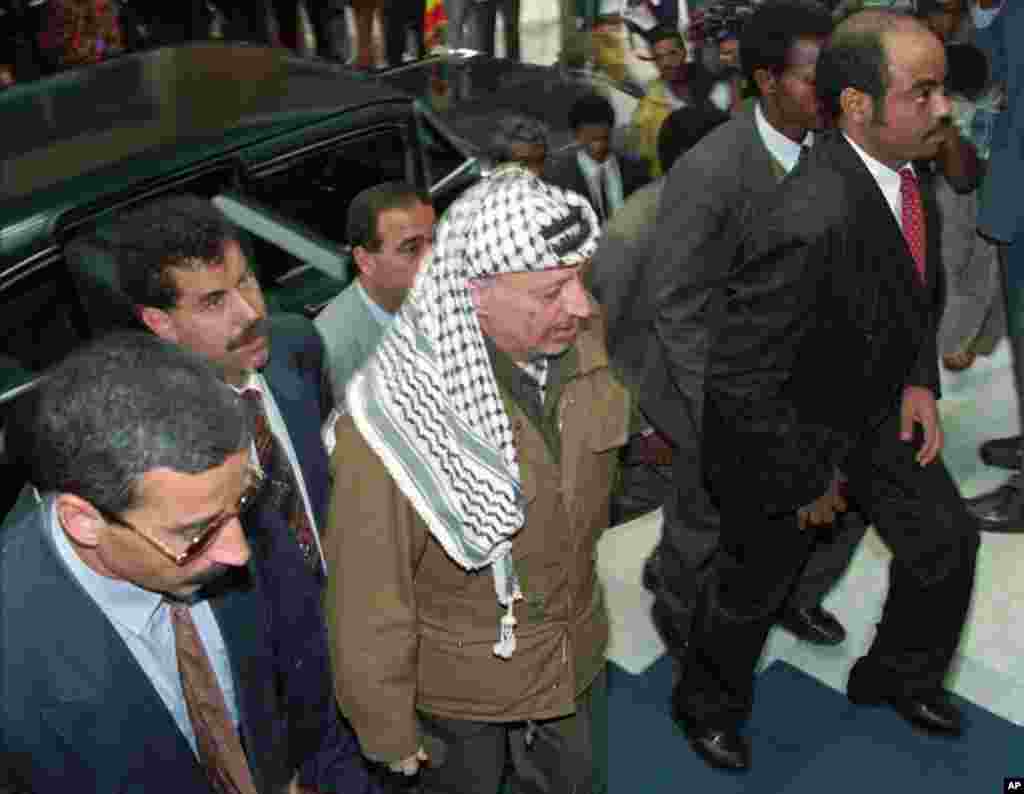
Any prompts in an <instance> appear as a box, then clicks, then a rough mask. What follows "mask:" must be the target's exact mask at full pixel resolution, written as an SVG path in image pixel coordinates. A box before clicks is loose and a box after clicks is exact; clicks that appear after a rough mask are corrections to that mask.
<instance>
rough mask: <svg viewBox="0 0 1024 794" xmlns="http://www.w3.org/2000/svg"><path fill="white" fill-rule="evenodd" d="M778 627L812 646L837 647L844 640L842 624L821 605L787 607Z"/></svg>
mask: <svg viewBox="0 0 1024 794" xmlns="http://www.w3.org/2000/svg"><path fill="white" fill-rule="evenodd" d="M779 625H780V626H782V627H783V628H784V629H786V631H788V632H790V633H792V634H795V635H796V636H797V637H798V638H799V639H801V640H803V641H804V642H809V643H811V644H812V645H839V643H841V642H842V641H843V640H845V639H846V629H844V628H843V624H842V623H840V622H839V619H838V618H836V616H835V615H833V614H832V613H831V612H829V611H827V610H826V609H824V608H823V607H822V606H821V604H815V605H814V606H812V607H797V606H792V607H787V608H786V609H785V610H784V611H783V613H782V616H781V617H780V618H779Z"/></svg>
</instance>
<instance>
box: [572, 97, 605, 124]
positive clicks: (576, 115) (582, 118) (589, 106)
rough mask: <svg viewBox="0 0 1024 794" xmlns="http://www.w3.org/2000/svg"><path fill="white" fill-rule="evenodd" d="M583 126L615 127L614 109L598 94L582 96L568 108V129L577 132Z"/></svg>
mask: <svg viewBox="0 0 1024 794" xmlns="http://www.w3.org/2000/svg"><path fill="white" fill-rule="evenodd" d="M584 124H604V125H607V126H608V127H614V126H615V109H614V108H613V107H612V103H611V102H609V101H608V100H607V99H606V98H605V97H603V96H601V95H600V94H584V95H583V96H581V97H580V98H579V99H577V100H576V101H575V102H573V103H572V107H570V108H569V129H571V130H578V129H579V128H580V127H582V126H583V125H584Z"/></svg>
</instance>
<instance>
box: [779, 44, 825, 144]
mask: <svg viewBox="0 0 1024 794" xmlns="http://www.w3.org/2000/svg"><path fill="white" fill-rule="evenodd" d="M824 44H825V39H824V38H820V37H805V38H799V39H797V40H796V41H794V42H793V46H791V47H790V48H789V52H788V53H787V55H786V68H785V69H784V70H783V71H782V74H780V75H779V76H778V78H777V79H776V92H775V101H776V103H777V105H778V109H779V115H780V116H781V119H782V122H783V123H784V124H785V125H786V126H792V127H801V128H803V129H809V130H814V129H820V128H821V127H822V126H823V124H822V119H821V113H820V112H819V103H818V96H817V93H816V90H815V75H816V71H817V63H818V56H819V55H820V54H821V48H822V47H823V46H824Z"/></svg>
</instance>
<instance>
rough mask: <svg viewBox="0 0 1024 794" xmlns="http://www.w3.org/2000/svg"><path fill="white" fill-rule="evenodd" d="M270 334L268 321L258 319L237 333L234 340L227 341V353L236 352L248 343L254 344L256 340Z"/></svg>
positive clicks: (262, 318)
mask: <svg viewBox="0 0 1024 794" xmlns="http://www.w3.org/2000/svg"><path fill="white" fill-rule="evenodd" d="M269 334H270V319H269V318H267V317H260V318H259V319H258V320H253V322H252V323H250V324H249V325H248V326H246V327H245V328H244V329H242V331H241V332H239V334H238V336H236V337H235V338H234V339H229V340H228V344H227V349H228V352H231V351H232V350H238V348H240V347H244V346H245V345H247V344H249V343H250V342H255V341H256V340H257V339H262V338H263V337H266V336H268V335H269Z"/></svg>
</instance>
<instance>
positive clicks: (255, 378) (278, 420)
mask: <svg viewBox="0 0 1024 794" xmlns="http://www.w3.org/2000/svg"><path fill="white" fill-rule="evenodd" d="M231 388H233V389H234V390H235V391H236V392H238V393H239V394H241V393H242V392H245V391H248V390H249V389H256V390H257V391H259V392H260V394H262V395H263V410H264V411H266V414H267V423H268V424H269V425H270V432H271V433H273V434H274V438H276V439H277V440H278V441H279V442H280V443H281V446H282V447H283V448H284V454H285V457H287V458H288V465H290V466H291V467H292V472H293V473H294V474H295V481H296V482H297V483H298V484H299V492H300V493H301V494H302V504H303V505H304V506H305V508H306V516H307V517H308V518H309V526H310V528H311V529H312V530H313V540H314V541H316V551H317V554H318V555H319V557H320V566H321V567H322V568H323V571H324V573H325V574H326V573H327V563H326V562H325V561H324V552H323V549H322V548H321V546H320V530H319V528H318V527H317V525H316V516H314V515H313V507H312V505H310V503H309V494H308V493H307V492H306V481H305V479H304V478H303V476H302V467H301V466H299V458H298V456H297V455H296V454H295V447H293V446H292V439H291V437H290V436H289V435H288V426H287V425H286V424H285V423H284V417H283V416H281V412H280V411H279V410H278V408H277V403H276V402H274V394H273V392H272V391H271V390H270V387H269V386H268V385H267V381H266V380H265V379H264V377H263V376H262V375H261V374H260V373H258V372H250V373H249V379H248V380H247V381H246V382H245V383H244V384H242V386H240V387H239V386H232V387H231ZM249 459H250V460H251V461H252V463H253V465H254V466H259V462H260V461H259V456H258V455H257V454H256V442H255V441H253V442H252V444H251V445H250V446H249Z"/></svg>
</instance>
